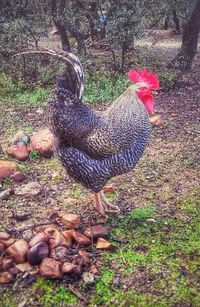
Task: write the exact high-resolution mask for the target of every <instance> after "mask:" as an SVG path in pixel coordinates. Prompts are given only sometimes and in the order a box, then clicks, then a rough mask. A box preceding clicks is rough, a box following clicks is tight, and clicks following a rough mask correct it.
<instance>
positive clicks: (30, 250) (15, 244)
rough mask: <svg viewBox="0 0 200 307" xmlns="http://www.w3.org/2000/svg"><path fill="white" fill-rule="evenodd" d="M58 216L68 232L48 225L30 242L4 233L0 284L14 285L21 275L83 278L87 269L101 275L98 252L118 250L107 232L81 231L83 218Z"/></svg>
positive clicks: (0, 244)
mask: <svg viewBox="0 0 200 307" xmlns="http://www.w3.org/2000/svg"><path fill="white" fill-rule="evenodd" d="M57 214H58V216H59V218H60V219H61V222H62V225H63V227H64V230H62V231H59V230H58V229H57V228H56V227H54V226H46V227H44V228H43V229H42V230H40V231H39V232H37V233H36V234H34V235H33V237H32V238H31V239H30V241H29V242H28V241H27V240H24V239H15V238H14V237H12V235H10V234H9V233H7V232H0V283H2V284H6V283H9V282H11V281H12V280H14V279H15V277H16V276H17V275H18V274H19V273H21V272H27V273H28V274H30V276H33V275H37V274H39V275H42V276H45V277H47V278H50V279H57V278H62V277H63V276H64V275H65V274H69V275H72V274H73V276H75V277H76V278H80V277H81V275H82V273H83V270H84V271H85V270H86V271H87V272H89V273H91V274H93V275H95V274H99V273H100V271H99V268H98V265H97V264H95V261H93V259H94V258H92V257H91V255H92V254H94V251H96V253H97V251H99V250H103V249H107V250H112V249H114V248H115V245H114V244H112V243H110V242H109V241H107V240H106V238H107V237H108V231H107V229H106V228H105V227H104V226H103V225H93V226H90V227H86V228H85V229H84V230H83V231H82V232H81V231H80V216H79V215H76V214H72V213H66V212H59V213H57Z"/></svg>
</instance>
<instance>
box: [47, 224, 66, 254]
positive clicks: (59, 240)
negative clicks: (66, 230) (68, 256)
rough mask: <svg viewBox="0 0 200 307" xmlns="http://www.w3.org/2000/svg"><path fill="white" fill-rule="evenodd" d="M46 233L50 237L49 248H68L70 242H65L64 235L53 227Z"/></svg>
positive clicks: (48, 228)
mask: <svg viewBox="0 0 200 307" xmlns="http://www.w3.org/2000/svg"><path fill="white" fill-rule="evenodd" d="M44 232H45V233H46V234H47V235H48V236H49V247H50V249H53V248H55V247H57V246H65V247H68V242H67V241H66V240H65V238H64V237H63V235H62V234H61V233H60V232H59V231H58V230H57V229H56V228H53V227H47V228H46V229H45V230H44Z"/></svg>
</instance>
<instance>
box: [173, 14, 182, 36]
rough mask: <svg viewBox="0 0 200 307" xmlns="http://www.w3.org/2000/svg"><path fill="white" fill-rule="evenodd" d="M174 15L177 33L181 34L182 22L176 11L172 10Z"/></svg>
mask: <svg viewBox="0 0 200 307" xmlns="http://www.w3.org/2000/svg"><path fill="white" fill-rule="evenodd" d="M172 14H173V20H174V23H175V26H176V32H177V33H180V32H181V26H180V20H179V18H178V16H177V14H176V10H175V9H174V10H172Z"/></svg>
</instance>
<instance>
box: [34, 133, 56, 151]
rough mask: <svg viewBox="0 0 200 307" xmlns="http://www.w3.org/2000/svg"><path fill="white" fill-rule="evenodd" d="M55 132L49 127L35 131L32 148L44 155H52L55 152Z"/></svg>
mask: <svg viewBox="0 0 200 307" xmlns="http://www.w3.org/2000/svg"><path fill="white" fill-rule="evenodd" d="M53 139H54V137H53V134H52V133H51V132H50V130H49V129H48V128H46V129H42V130H39V131H37V132H34V133H33V135H32V136H31V142H30V143H31V148H32V149H33V150H36V151H38V152H39V153H40V154H41V155H42V156H50V155H51V154H52V152H53Z"/></svg>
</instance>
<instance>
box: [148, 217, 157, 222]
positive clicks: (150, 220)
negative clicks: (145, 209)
mask: <svg viewBox="0 0 200 307" xmlns="http://www.w3.org/2000/svg"><path fill="white" fill-rule="evenodd" d="M146 221H147V222H148V223H156V220H155V219H154V218H151V217H149V218H148V219H146Z"/></svg>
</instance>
